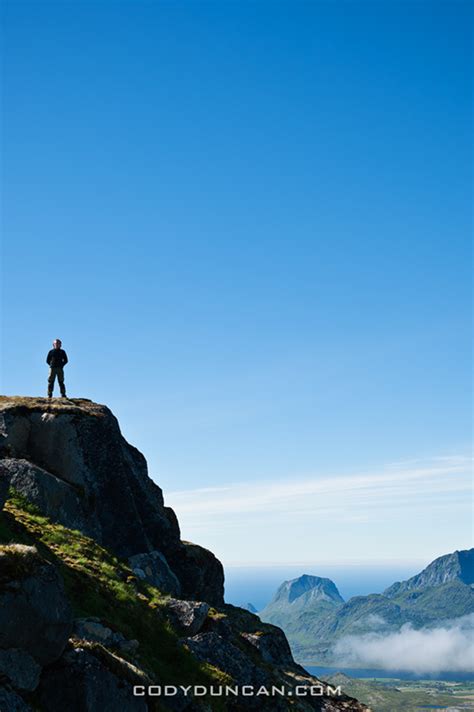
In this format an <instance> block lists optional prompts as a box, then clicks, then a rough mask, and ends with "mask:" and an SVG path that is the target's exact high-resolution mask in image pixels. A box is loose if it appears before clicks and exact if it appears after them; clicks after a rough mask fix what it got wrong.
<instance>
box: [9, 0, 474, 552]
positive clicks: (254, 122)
mask: <svg viewBox="0 0 474 712" xmlns="http://www.w3.org/2000/svg"><path fill="white" fill-rule="evenodd" d="M471 24H472V6H470V4H469V3H467V2H466V3H465V2H412V1H403V2H402V1H400V2H390V1H386V2H357V1H354V2H339V1H334V2H322V1H321V2H317V1H316V2H286V1H285V2H276V1H275V2H243V1H242V2H187V3H182V2H166V3H165V2H111V1H108V0H102V1H101V2H88V3H85V2H54V3H48V2H41V3H38V2H34V3H27V2H5V3H4V4H3V25H4V38H3V39H4V46H5V50H4V67H3V75H4V82H3V84H4V92H3V139H4V153H3V160H2V176H3V179H2V185H3V188H2V199H3V253H2V276H3V280H2V281H3V285H4V286H3V292H2V392H3V393H8V394H30V395H42V394H44V393H45V390H46V382H45V381H46V375H47V374H46V366H45V363H44V359H45V355H46V352H47V350H48V349H49V347H50V342H51V341H52V339H53V338H55V337H56V336H59V337H60V338H61V339H62V340H63V344H64V347H65V348H66V350H67V351H68V354H69V357H70V364H69V365H68V367H67V372H66V376H67V386H68V391H69V394H70V395H71V396H72V397H79V396H83V397H88V398H91V399H93V400H96V401H98V402H102V403H106V404H108V405H109V406H110V407H111V408H112V410H113V411H114V412H115V414H116V415H117V416H118V417H119V420H120V423H121V426H122V430H123V432H124V435H125V436H126V437H127V438H128V439H129V440H130V441H131V442H132V443H134V444H135V445H137V446H138V447H139V448H140V449H141V450H142V451H143V452H144V454H145V455H146V457H147V460H148V462H149V466H150V474H151V475H152V476H153V477H154V479H155V480H156V481H157V482H158V483H159V484H160V485H161V486H162V487H163V489H164V492H165V496H166V498H167V501H168V502H169V503H170V504H172V505H173V506H174V507H175V508H176V511H177V513H178V516H179V518H180V522H181V526H182V532H183V536H185V537H186V538H188V539H194V540H196V541H199V542H200V543H202V544H204V545H206V546H209V547H210V548H212V549H213V550H214V551H216V553H217V554H218V555H219V556H220V557H221V558H222V559H223V560H224V562H226V563H227V562H228V563H232V562H240V563H257V562H261V561H269V562H273V563H274V562H288V561H293V560H294V558H295V556H294V551H295V547H297V548H298V552H299V554H298V556H299V558H301V560H302V561H313V560H316V559H318V558H322V559H323V560H333V561H344V560H346V559H347V560H349V559H350V560H357V559H363V560H370V561H376V560H377V561H379V560H385V559H387V560H392V559H393V560H405V559H407V560H408V559H410V560H412V559H414V558H416V559H417V560H420V561H422V560H423V561H425V560H426V563H428V560H429V559H430V558H433V557H434V556H437V555H440V554H443V553H446V552H447V551H449V550H453V549H455V548H465V547H466V546H469V545H470V540H469V537H470V517H469V515H470V511H471V510H470V500H469V486H470V480H469V469H468V465H469V462H468V458H469V455H470V445H469V438H470V425H471V420H470V412H471V392H470V356H471V354H470V337H471V331H470V326H471V325H470V317H471V314H470V282H469V279H470V246H469V240H470V232H471V223H470V199H471V189H472V175H471V151H472V142H471V132H472V115H471V100H472V97H471V93H470V86H471V85H470V82H471V77H470V72H471V67H470V62H471V57H470V27H471ZM443 468H444V469H443ZM420 471H422V474H420ZM394 472H395V473H398V474H395V475H394ZM407 473H409V474H407ZM381 478H382V479H381ZM397 478H398V479H397ZM406 483H408V484H407V487H408V490H407V491H405V489H404V487H405V484H406ZM209 492H212V494H209ZM322 492H323V493H324V496H322V495H321V493H322ZM361 492H362V494H363V495H364V496H362V495H361ZM407 492H408V493H407ZM269 493H270V494H269ZM329 499H330V500H331V506H330V507H329V506H323V500H324V501H325V503H326V505H327V503H328V501H329ZM338 500H339V504H338V503H337V502H338ZM408 500H409V501H408ZM216 502H217V504H216ZM235 502H240V505H239V506H240V507H241V509H240V510H238V511H237V512H235V507H234V503H235ZM335 502H336V505H335V509H334V503H335ZM406 507H408V508H409V512H410V516H409V518H408V522H407V521H406V511H407V510H406ZM199 512H200V515H199V514H198V513H199ZM219 512H221V513H222V516H220V515H219ZM224 520H225V521H224ZM433 521H435V522H436V526H435V527H433ZM217 522H218V523H219V526H218V527H217V526H216V523H217ZM321 552H324V554H322V553H321Z"/></svg>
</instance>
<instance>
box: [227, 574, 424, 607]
mask: <svg viewBox="0 0 474 712" xmlns="http://www.w3.org/2000/svg"><path fill="white" fill-rule="evenodd" d="M424 566H425V564H424V563H423V562H420V563H418V564H417V563H414V564H412V565H409V564H406V565H397V566H394V565H391V566H385V565H375V564H372V565H367V564H364V565H362V564H361V565H354V564H350V565H344V566H343V565H332V564H314V565H311V566H308V565H305V566H300V565H289V566H261V567H257V566H226V567H225V600H226V602H227V603H232V604H233V605H234V606H243V607H245V606H246V604H247V603H252V604H253V605H254V606H255V608H256V609H257V611H259V610H261V609H262V608H264V607H265V606H266V605H267V603H269V602H270V601H271V599H272V598H273V596H274V594H275V592H276V590H277V588H278V587H279V586H280V584H282V583H283V581H287V580H289V579H294V578H297V577H298V576H302V574H310V575H312V576H322V577H325V578H330V579H331V580H332V581H334V583H335V584H336V586H337V588H338V589H339V593H340V594H341V596H342V597H343V598H344V600H346V601H347V600H348V599H349V598H351V597H352V596H365V595H367V594H369V593H382V591H383V590H384V589H385V588H387V587H388V586H390V585H391V584H392V583H394V582H395V581H402V580H404V579H407V578H410V576H414V575H415V574H417V573H419V571H421V569H422V568H423V567H424Z"/></svg>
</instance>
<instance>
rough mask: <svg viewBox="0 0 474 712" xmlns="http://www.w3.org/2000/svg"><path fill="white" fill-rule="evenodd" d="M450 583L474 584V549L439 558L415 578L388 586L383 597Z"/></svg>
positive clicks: (457, 551) (454, 552)
mask: <svg viewBox="0 0 474 712" xmlns="http://www.w3.org/2000/svg"><path fill="white" fill-rule="evenodd" d="M450 581H461V582H462V583H465V584H467V585H468V586H469V585H472V584H474V549H463V550H460V551H459V550H456V551H453V552H452V553H451V554H444V555H443V556H439V557H438V558H437V559H434V561H432V562H431V563H430V564H428V566H427V567H426V568H424V569H423V571H421V572H420V573H419V574H416V576H412V577H411V578H409V579H407V580H406V581H397V582H396V583H394V584H392V585H391V586H389V587H388V588H387V589H386V590H385V591H384V595H385V596H388V597H393V596H396V595H398V594H400V593H404V592H405V591H413V590H415V589H423V588H431V587H432V586H440V585H441V584H443V583H449V582H450Z"/></svg>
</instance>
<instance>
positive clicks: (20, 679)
mask: <svg viewBox="0 0 474 712" xmlns="http://www.w3.org/2000/svg"><path fill="white" fill-rule="evenodd" d="M40 673H41V666H40V665H38V663H37V662H36V661H35V660H33V658H32V657H31V655H28V653H25V651H24V650H17V649H15V648H10V649H9V650H3V649H2V648H0V676H1V675H6V676H7V677H8V679H9V680H10V682H11V684H12V685H13V687H15V688H16V689H17V690H28V691H32V690H36V688H37V687H38V682H39V677H40ZM0 709H1V708H0Z"/></svg>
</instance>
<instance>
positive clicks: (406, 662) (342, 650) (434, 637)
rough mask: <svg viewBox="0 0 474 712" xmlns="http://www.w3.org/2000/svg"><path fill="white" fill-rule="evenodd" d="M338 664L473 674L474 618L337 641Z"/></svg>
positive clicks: (472, 615)
mask: <svg viewBox="0 0 474 712" xmlns="http://www.w3.org/2000/svg"><path fill="white" fill-rule="evenodd" d="M335 655H336V656H337V658H338V664H340V665H344V666H345V667H351V666H353V665H358V666H364V667H374V668H383V669H385V670H409V671H411V672H414V673H418V674H420V673H437V672H441V671H453V672H471V671H473V670H474V614H470V615H467V616H463V617H462V618H458V619H454V620H453V621H447V622H446V623H445V624H444V625H442V626H438V627H436V628H421V629H420V630H416V629H414V628H413V627H412V626H411V625H410V624H406V625H404V626H402V627H401V628H400V630H398V631H396V632H393V633H388V634H383V633H367V634H365V635H351V636H346V637H344V638H341V640H339V641H338V643H337V644H336V646H335Z"/></svg>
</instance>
